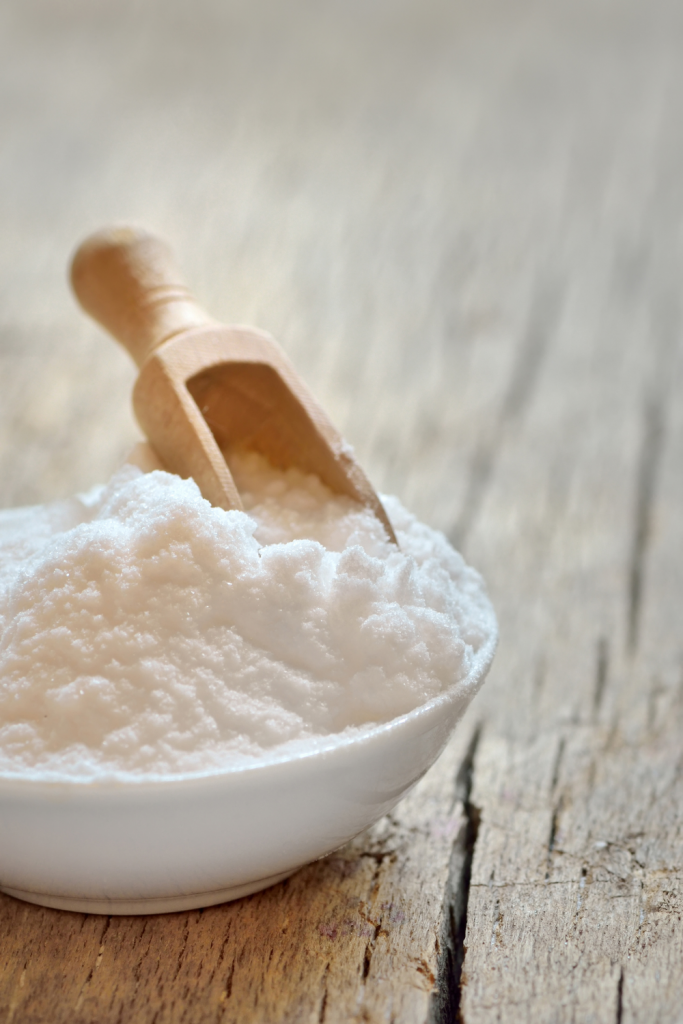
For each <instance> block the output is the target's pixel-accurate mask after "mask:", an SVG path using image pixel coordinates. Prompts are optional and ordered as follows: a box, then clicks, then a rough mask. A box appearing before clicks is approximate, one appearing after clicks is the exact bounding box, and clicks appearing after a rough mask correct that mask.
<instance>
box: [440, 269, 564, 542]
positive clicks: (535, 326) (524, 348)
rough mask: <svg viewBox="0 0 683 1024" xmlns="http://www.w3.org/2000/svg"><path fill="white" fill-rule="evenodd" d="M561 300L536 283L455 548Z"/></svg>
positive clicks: (523, 400) (481, 447)
mask: <svg viewBox="0 0 683 1024" xmlns="http://www.w3.org/2000/svg"><path fill="white" fill-rule="evenodd" d="M561 298H562V296H561V291H560V288H559V285H558V283H557V282H556V281H550V280H548V279H543V280H541V281H540V282H538V284H537V286H536V290H535V293H534V296H533V299H532V302H531V309H530V312H529V319H528V323H527V328H526V331H525V333H524V336H523V338H522V341H521V344H520V346H519V349H518V352H517V358H516V359H515V362H514V364H513V367H512V372H511V375H510V380H509V383H508V387H507V390H506V392H505V394H504V396H503V400H502V403H501V407H500V413H499V415H498V420H497V423H496V424H495V425H494V427H493V429H492V430H491V431H490V432H489V433H488V434H486V435H485V436H484V437H482V439H481V441H480V443H479V444H478V446H477V448H476V449H475V452H474V456H473V459H472V467H471V471H470V476H469V481H468V485H467V490H466V492H465V497H464V500H463V504H462V508H461V511H460V515H459V516H458V519H457V521H456V523H455V526H454V527H453V529H452V530H451V531H450V532H449V537H448V539H449V540H450V541H451V543H452V544H453V546H454V547H456V548H458V549H460V548H462V546H463V544H464V543H465V540H466V539H467V536H468V534H469V531H470V529H471V528H472V525H473V523H474V522H475V520H476V517H477V515H478V513H479V509H480V507H481V505H482V502H483V499H484V495H485V493H486V491H487V489H488V486H489V483H490V481H491V478H492V476H493V470H494V467H495V460H496V455H497V453H498V451H499V449H500V446H501V442H502V439H503V436H504V434H505V431H506V430H507V429H508V428H510V427H511V426H512V425H513V424H514V423H515V422H516V421H517V420H519V418H520V417H521V415H522V413H523V412H524V409H525V408H526V406H527V405H528V404H529V402H530V400H531V397H532V395H533V393H534V390H535V387H536V382H537V380H538V376H539V373H540V369H541V365H542V363H543V360H544V358H545V354H546V351H547V349H548V345H549V341H550V338H551V336H552V334H553V331H554V329H555V327H556V325H557V322H558V320H559V315H560V309H561Z"/></svg>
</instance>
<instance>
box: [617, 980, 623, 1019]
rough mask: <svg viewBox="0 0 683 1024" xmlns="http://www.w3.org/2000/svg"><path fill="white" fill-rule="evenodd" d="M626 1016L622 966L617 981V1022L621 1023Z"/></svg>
mask: <svg viewBox="0 0 683 1024" xmlns="http://www.w3.org/2000/svg"><path fill="white" fill-rule="evenodd" d="M623 1016H624V968H623V967H622V968H621V970H620V971H619V981H618V982H617V1015H616V1024H621V1022H622V1018H623Z"/></svg>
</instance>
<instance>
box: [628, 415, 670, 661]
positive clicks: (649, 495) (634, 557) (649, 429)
mask: <svg viewBox="0 0 683 1024" xmlns="http://www.w3.org/2000/svg"><path fill="white" fill-rule="evenodd" d="M662 435H663V421H662V407H661V398H660V397H659V396H657V395H653V396H652V397H651V398H650V399H649V400H648V401H647V402H646V404H645V409H644V414H643V440H642V445H641V453H640V463H639V466H638V472H637V483H636V503H635V516H634V525H633V540H632V543H631V557H630V563H629V583H628V626H627V643H628V649H629V651H630V652H631V653H634V652H635V651H636V649H637V647H638V634H639V629H640V614H641V604H642V596H643V576H644V571H645V559H646V556H647V548H648V543H649V540H650V533H651V529H652V502H653V499H654V492H655V486H656V478H657V470H658V468H659V459H660V454H661V449H662Z"/></svg>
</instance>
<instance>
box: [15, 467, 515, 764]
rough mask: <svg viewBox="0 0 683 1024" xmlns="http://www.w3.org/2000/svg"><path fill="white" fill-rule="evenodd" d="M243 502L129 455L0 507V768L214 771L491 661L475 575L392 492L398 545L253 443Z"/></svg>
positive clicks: (240, 479) (314, 735)
mask: <svg viewBox="0 0 683 1024" xmlns="http://www.w3.org/2000/svg"><path fill="white" fill-rule="evenodd" d="M231 469H232V470H233V473H234V476H235V479H236V483H237V486H238V488H239V490H240V493H241V494H242V497H243V501H244V507H245V509H246V511H245V512H236V511H233V512H224V511H223V510H221V509H218V508H213V507H212V506H211V505H209V503H208V502H206V501H205V500H204V499H203V498H202V497H201V495H200V493H199V490H198V488H197V486H196V485H195V483H194V482H193V481H192V480H181V479H180V478H179V477H177V476H173V475H171V474H168V473H164V472H151V473H147V474H145V473H143V472H142V471H141V470H140V469H138V468H136V467H134V466H130V465H129V466H125V467H124V468H123V469H122V470H120V471H119V472H118V473H117V474H116V475H115V476H114V477H113V478H112V480H111V481H110V482H109V483H108V484H107V485H106V486H105V487H102V488H99V489H96V490H95V491H93V492H91V493H90V494H89V495H85V496H80V497H76V498H73V499H71V500H68V501H63V502H57V503H53V504H50V505H45V506H36V507H33V508H24V509H16V510H10V511H5V512H0V774H2V775H5V776H7V775H15V776H16V775H22V776H32V777H42V778H68V779H74V778H78V779H97V778H112V777H113V778H131V777H134V778H136V779H139V778H143V777H144V778H150V777H159V776H165V777H168V776H174V775H175V776H177V775H181V774H182V775H186V774H191V773H204V772H207V771H215V770H217V769H220V768H226V767H234V766H237V765H246V764H251V763H254V760H255V759H259V758H261V759H262V758H264V757H271V756H273V753H274V752H275V754H278V753H281V752H282V751H287V750H290V749H291V750H292V751H294V750H299V749H302V744H306V743H308V744H311V743H315V742H316V741H317V740H319V739H320V738H321V737H325V736H329V735H330V734H333V733H339V732H342V731H344V730H354V729H358V728H359V727H360V728H362V727H364V726H367V725H368V724H370V723H380V722H387V721H390V720H391V719H392V718H395V717H397V716H399V715H402V714H404V713H406V712H408V711H411V710H413V709H414V708H416V707H418V706H419V705H420V704H422V703H424V702H425V701H427V700H429V699H430V698H431V697H433V696H435V695H437V694H439V693H441V692H442V691H443V690H445V689H446V688H448V687H449V686H451V685H453V684H454V683H456V682H458V681H461V680H463V679H465V678H466V677H467V676H468V675H469V674H470V672H471V670H472V669H473V667H476V666H477V665H478V664H480V663H481V659H482V658H485V659H486V660H488V657H489V655H490V651H491V646H492V644H493V643H495V634H496V623H495V617H494V614H493V611H492V609H491V605H490V603H489V601H488V599H487V597H486V593H485V590H484V586H483V583H482V580H481V577H480V576H479V575H478V573H476V572H475V571H474V570H473V569H470V568H468V567H467V566H466V565H465V563H464V562H463V560H462V558H461V557H460V555H459V554H457V553H456V552H455V551H454V550H453V548H452V547H451V546H450V545H449V544H448V542H447V541H446V539H445V538H444V537H443V535H442V534H440V533H437V532H436V531H434V530H432V529H430V528H429V527H427V526H425V525H424V524H422V523H420V522H418V521H417V520H416V519H415V517H414V516H412V515H410V514H409V513H408V512H407V511H406V510H405V509H404V508H403V506H402V505H401V504H400V502H399V501H398V500H397V499H396V498H387V497H385V498H384V499H383V500H384V503H385V507H386V510H387V513H388V515H389V517H390V518H391V521H392V524H393V525H394V528H395V530H396V534H397V537H398V540H399V544H400V551H399V550H397V549H396V547H395V546H394V545H392V544H390V543H389V542H388V540H387V539H386V536H385V533H384V530H383V528H382V526H381V524H380V523H379V522H378V521H377V520H376V519H375V517H374V516H373V515H372V514H371V513H370V512H368V511H367V510H365V509H363V508H361V507H360V506H358V505H357V504H355V503H354V502H353V501H351V500H350V499H348V498H343V497H338V496H335V495H333V494H331V492H330V491H329V490H327V488H326V487H324V485H323V484H322V483H321V482H320V481H319V480H318V479H317V478H315V477H311V476H305V475H304V474H303V473H301V472H299V471H298V470H288V471H287V472H284V473H283V472H279V471H276V470H274V469H273V468H272V467H270V466H269V464H268V463H267V462H266V461H265V460H264V459H262V458H260V457H259V456H256V455H248V456H242V457H240V458H235V459H233V460H231Z"/></svg>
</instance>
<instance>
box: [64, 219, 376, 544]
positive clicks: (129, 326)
mask: <svg viewBox="0 0 683 1024" xmlns="http://www.w3.org/2000/svg"><path fill="white" fill-rule="evenodd" d="M71 281H72V284H73V288H74V291H75V293H76V296H77V297H78V300H79V302H80V303H81V305H82V306H83V308H84V309H85V310H86V311H87V312H88V313H90V315H91V316H92V317H94V318H95V320H98V321H99V323H100V324H102V326H103V327H105V328H106V329H107V330H108V331H109V332H110V333H111V334H113V335H114V337H115V338H116V339H117V340H118V341H120V342H121V343H122V344H123V345H125V347H126V348H127V349H128V351H129V352H130V354H131V355H132V356H133V359H134V360H135V362H136V363H137V365H138V366H139V367H140V374H139V376H138V379H137V382H136V384H135V388H134V390H133V408H134V410H135V414H136V416H137V419H138V422H139V423H140V426H141V427H142V429H143V431H144V432H145V434H146V435H147V438H148V439H149V441H150V443H151V445H152V447H153V448H154V450H155V451H156V453H157V454H158V456H159V458H160V459H161V461H162V462H163V463H164V465H165V466H166V467H167V468H168V469H169V470H171V471H172V472H174V473H178V474H179V476H182V477H188V476H191V477H193V478H194V480H195V481H196V483H197V485H198V486H199V489H200V491H201V492H202V494H203V495H204V497H205V498H206V499H207V500H208V501H210V502H211V503H212V504H213V505H217V506H219V507H220V508H224V509H231V508H237V509H241V508H242V503H241V501H240V497H239V494H238V492H237V488H236V487H235V482H234V480H233V478H232V476H231V474H230V470H229V469H228V466H227V464H226V461H225V458H224V457H223V455H222V451H229V450H230V449H233V448H239V449H242V450H252V451H257V452H260V453H261V454H262V455H265V456H266V458H267V459H268V460H269V461H270V462H271V463H272V464H273V465H274V466H277V467H279V468H281V469H286V468H287V467H289V466H297V467H298V468H299V469H302V470H304V471H305V472H307V473H315V474H316V475H317V476H319V477H320V479H321V480H322V481H323V483H325V484H327V486H328V487H329V488H330V489H331V490H332V491H334V492H335V493H337V494H345V495H347V496H348V497H350V498H353V499H354V500H355V501H358V502H360V503H361V504H362V505H365V506H366V507H367V508H369V509H371V510H372V511H373V512H374V513H375V515H376V516H377V518H378V519H379V520H380V521H381V523H382V524H383V526H384V528H385V530H386V532H387V534H388V536H389V538H390V539H391V540H392V541H393V542H394V543H396V537H395V535H394V531H393V529H392V527H391V524H390V522H389V520H388V518H387V514H386V512H385V511H384V508H383V507H382V504H381V502H380V500H379V498H378V497H377V495H376V494H375V492H374V490H373V489H372V487H371V485H370V483H369V481H368V479H367V477H366V476H365V474H364V473H363V470H362V469H361V468H360V466H359V465H358V463H357V462H356V460H355V458H354V454H353V450H352V449H351V448H350V447H349V445H347V444H346V442H345V441H344V439H343V437H342V436H341V435H340V434H339V433H338V431H337V430H335V428H334V427H333V426H332V424H331V423H330V421H329V419H328V418H327V416H326V415H325V413H324V412H323V410H322V409H321V408H320V406H319V405H318V403H317V402H316V401H315V399H314V398H313V396H312V395H311V394H310V392H309V391H308V389H307V388H306V386H305V384H304V383H303V381H302V380H301V378H300V377H299V376H298V374H297V372H296V370H295V369H294V367H293V366H292V365H291V363H290V362H289V360H288V359H287V357H286V356H285V354H284V352H283V351H282V349H281V348H280V346H279V345H278V344H277V342H276V341H275V340H274V339H273V338H271V336H270V335H269V334H266V333H265V332H264V331H258V330H255V329H254V328H252V327H226V326H224V325H221V324H219V323H217V322H216V321H215V320H212V319H211V318H210V317H209V316H208V315H207V314H206V313H205V312H204V310H203V309H202V308H201V307H200V306H199V305H198V304H197V303H196V302H195V300H194V298H193V297H192V295H191V294H190V292H189V291H188V290H187V288H186V287H185V285H184V284H183V283H182V281H181V278H180V274H179V272H178V270H177V268H176V266H175V263H174V260H173V256H172V253H171V251H170V249H169V248H168V246H167V245H166V244H165V243H164V242H162V241H161V240H160V239H159V238H156V237H155V236H154V235H151V234H149V233H147V232H146V231H143V230H141V229H139V228H132V227H115V228H108V229H105V230H103V231H100V232H97V233H96V234H94V235H91V236H90V237H89V238H87V239H86V240H85V241H84V242H83V244H82V245H81V246H80V248H79V249H78V250H77V252H76V254H75V256H74V258H73V263H72V266H71Z"/></svg>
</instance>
